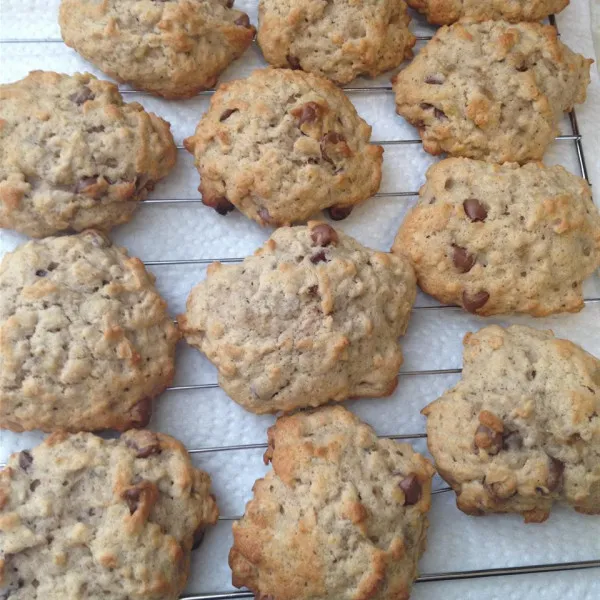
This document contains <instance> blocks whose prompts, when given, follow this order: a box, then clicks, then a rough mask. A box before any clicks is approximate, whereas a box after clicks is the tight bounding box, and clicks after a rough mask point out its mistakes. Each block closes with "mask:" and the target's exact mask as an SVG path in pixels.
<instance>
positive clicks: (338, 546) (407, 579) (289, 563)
mask: <svg viewBox="0 0 600 600" xmlns="http://www.w3.org/2000/svg"><path fill="white" fill-rule="evenodd" d="M268 438H269V445H268V449H267V451H266V453H265V457H264V458H265V463H269V462H270V463H271V465H272V469H271V470H270V471H269V472H268V473H267V474H266V476H265V477H264V479H259V480H258V481H257V482H256V483H255V485H254V488H253V490H254V498H253V499H252V500H251V501H250V502H249V503H248V504H247V506H246V511H245V514H244V516H243V517H242V519H241V520H240V521H237V522H235V523H234V524H233V547H232V549H231V551H230V554H229V565H230V566H231V569H232V571H233V584H234V585H235V586H237V587H241V586H247V587H249V588H250V589H251V590H252V591H253V592H254V593H255V594H256V598H265V599H266V598H277V600H329V599H331V598H335V599H336V600H360V599H365V598H369V599H371V600H400V599H402V600H407V599H408V597H409V593H410V587H411V585H412V582H413V581H414V579H415V578H416V576H417V561H418V560H419V557H420V556H421V554H422V553H423V551H424V550H425V544H426V532H427V527H428V520H427V512H428V511H429V508H430V504H431V477H432V476H433V474H434V470H433V468H432V466H431V464H430V463H429V461H428V460H426V459H425V458H423V457H422V456H421V455H420V454H417V453H416V452H414V450H413V449H412V447H411V446H410V445H408V444H400V443H397V442H394V441H392V440H389V439H386V438H378V437H377V436H376V434H375V432H374V431H373V429H372V428H371V427H369V426H368V425H366V424H364V423H362V422H361V421H360V420H359V419H357V418H356V417H355V416H354V415H353V414H352V413H350V412H349V411H347V410H345V409H344V408H342V407H340V406H336V407H326V408H321V409H318V410H315V411H302V412H298V413H296V414H294V415H292V416H289V417H281V418H280V419H278V421H277V422H276V423H275V425H274V426H273V427H271V428H270V429H269V432H268Z"/></svg>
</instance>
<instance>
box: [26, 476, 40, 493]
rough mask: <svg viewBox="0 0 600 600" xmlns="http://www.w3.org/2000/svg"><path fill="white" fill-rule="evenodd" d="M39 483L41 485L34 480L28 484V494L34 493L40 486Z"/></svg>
mask: <svg viewBox="0 0 600 600" xmlns="http://www.w3.org/2000/svg"><path fill="white" fill-rule="evenodd" d="M40 483H42V482H41V481H40V480H39V479H34V480H33V481H32V482H31V483H30V484H29V491H30V492H35V490H37V488H38V487H39V486H40Z"/></svg>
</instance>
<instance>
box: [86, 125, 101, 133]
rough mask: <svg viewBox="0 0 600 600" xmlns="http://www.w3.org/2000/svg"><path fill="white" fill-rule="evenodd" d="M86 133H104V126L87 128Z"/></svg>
mask: <svg viewBox="0 0 600 600" xmlns="http://www.w3.org/2000/svg"><path fill="white" fill-rule="evenodd" d="M86 131H87V132H88V133H102V132H103V131H104V125H98V126H96V127H89V128H88V129H87V130H86Z"/></svg>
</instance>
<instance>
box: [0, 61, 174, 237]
mask: <svg viewBox="0 0 600 600" xmlns="http://www.w3.org/2000/svg"><path fill="white" fill-rule="evenodd" d="M176 155H177V149H176V147H175V143H174V142H173V136H172V135H171V131H170V129H169V124H168V123H167V122H166V121H163V120H162V119H161V118H160V117H157V116H156V115H155V114H152V113H149V112H146V111H145V110H144V109H143V107H142V106H141V105H140V104H138V103H137V102H130V103H125V102H123V98H122V97H121V94H119V92H118V90H117V88H116V86H114V85H113V84H112V83H109V82H107V81H101V80H98V79H96V78H95V77H94V76H92V75H90V74H89V73H78V74H75V75H61V74H59V73H52V72H44V71H33V72H32V73H30V74H29V75H28V76H27V77H25V79H22V80H20V81H17V82H15V83H9V84H5V85H0V227H6V228H9V229H15V230H16V231H19V232H21V233H25V234H27V235H30V236H32V237H45V236H48V235H54V234H56V233H65V232H68V231H82V230H83V229H87V228H89V227H95V228H97V229H102V230H104V231H106V230H108V229H110V228H111V227H113V226H114V225H118V224H120V223H125V222H127V221H129V219H130V218H131V216H132V214H133V212H134V211H135V209H136V208H137V206H138V204H139V201H140V200H143V199H144V198H145V197H146V196H147V195H148V192H149V191H150V190H152V189H153V188H154V184H155V183H156V182H157V181H158V180H160V179H162V178H163V177H165V176H166V175H167V173H169V171H170V170H171V169H172V167H173V165H174V164H175V158H176Z"/></svg>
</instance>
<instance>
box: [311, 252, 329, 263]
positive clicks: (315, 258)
mask: <svg viewBox="0 0 600 600" xmlns="http://www.w3.org/2000/svg"><path fill="white" fill-rule="evenodd" d="M310 262H311V263H312V264H313V265H316V264H317V263H320V262H328V261H327V257H326V256H325V250H321V251H320V252H317V253H316V254H313V255H312V256H311V257H310Z"/></svg>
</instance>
